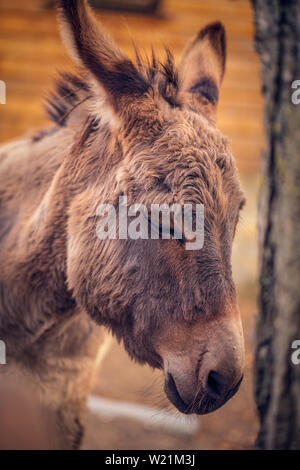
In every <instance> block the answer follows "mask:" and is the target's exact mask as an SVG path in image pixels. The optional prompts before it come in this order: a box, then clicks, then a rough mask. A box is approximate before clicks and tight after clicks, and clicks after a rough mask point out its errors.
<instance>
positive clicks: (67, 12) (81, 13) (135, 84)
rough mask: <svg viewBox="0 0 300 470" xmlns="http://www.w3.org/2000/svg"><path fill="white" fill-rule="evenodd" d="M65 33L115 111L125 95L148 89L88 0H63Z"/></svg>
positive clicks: (61, 11) (61, 13)
mask: <svg viewBox="0 0 300 470" xmlns="http://www.w3.org/2000/svg"><path fill="white" fill-rule="evenodd" d="M59 4H60V8H59V19H60V25H61V34H62V38H63V41H64V42H65V44H66V46H67V49H68V50H69V53H70V54H71V56H72V57H73V59H74V60H75V61H76V62H77V63H79V65H81V66H82V67H83V68H84V69H85V70H87V71H88V72H89V73H90V74H91V75H92V76H93V77H94V79H96V82H97V84H98V85H100V87H101V88H102V90H104V92H105V94H106V96H107V98H108V100H109V101H110V104H111V105H112V106H113V108H114V109H115V111H119V112H120V110H121V104H122V101H123V99H129V98H130V97H132V98H133V97H134V98H136V97H138V96H141V95H143V94H145V93H146V91H147V89H148V85H147V83H146V81H145V79H144V78H143V77H142V76H141V75H140V74H139V73H138V71H137V69H136V67H135V66H134V64H133V63H132V62H131V61H130V60H129V58H128V57H126V55H125V54H124V53H123V52H122V51H121V50H120V49H119V48H118V46H117V45H116V44H115V43H114V42H113V40H112V39H111V38H110V37H109V36H108V35H107V34H106V33H105V32H104V31H103V30H102V28H101V27H100V25H99V23H98V22H97V21H96V19H95V17H94V15H93V12H92V11H91V9H90V7H89V6H88V4H87V1H86V0H59Z"/></svg>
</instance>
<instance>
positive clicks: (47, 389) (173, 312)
mask: <svg viewBox="0 0 300 470" xmlns="http://www.w3.org/2000/svg"><path fill="white" fill-rule="evenodd" d="M60 4H61V10H60V19H61V23H62V34H63V37H64V38H65V40H66V42H67V44H68V46H69V49H70V48H71V54H72V56H73V57H74V58H75V60H76V61H77V62H78V63H79V66H80V74H81V77H75V76H73V75H72V76H69V75H63V76H62V77H61V78H60V80H59V82H58V84H57V87H56V91H55V92H54V94H52V95H51V97H50V98H49V101H48V105H47V107H48V112H49V114H50V117H51V118H52V120H54V126H53V127H52V128H49V129H48V130H46V131H41V132H39V133H36V134H34V135H33V136H31V137H30V138H24V139H23V140H21V141H18V142H15V143H13V144H9V145H7V146H4V147H2V148H1V149H0V159H1V160H0V170H1V171H0V188H1V189H0V208H1V214H0V221H1V227H0V242H1V252H0V260H1V266H2V269H1V273H0V306H1V313H0V338H1V339H4V340H5V341H6V344H7V351H8V361H9V364H11V365H13V367H17V368H18V370H20V371H21V373H22V374H24V375H25V376H26V377H27V378H28V380H30V381H33V382H34V383H35V384H36V390H37V391H38V394H39V397H40V399H41V400H42V402H43V403H46V405H47V407H48V408H49V409H51V410H53V412H55V413H56V417H57V418H56V419H57V426H58V429H59V436H60V444H59V446H60V447H62V448H71V447H78V445H79V442H80V436H81V434H82V424H81V421H82V414H83V411H84V406H85V401H86V397H87V396H88V393H89V390H90V387H91V379H92V375H93V369H94V364H95V360H96V356H97V351H98V349H99V345H100V344H101V336H100V334H102V333H101V331H102V330H101V331H100V329H99V326H97V325H104V326H106V327H107V328H109V329H110V330H111V331H112V332H113V334H115V335H116V336H117V338H118V339H119V340H122V341H123V342H124V345H125V348H126V349H127V351H128V353H129V354H130V356H131V357H132V358H133V359H135V360H137V361H139V362H141V363H148V364H150V365H151V366H153V367H159V368H164V370H165V374H166V380H167V379H168V378H169V377H170V372H169V369H168V367H171V366H170V364H172V359H170V357H171V356H170V354H171V352H172V354H173V356H174V354H175V356H176V357H177V353H178V351H179V352H180V354H181V356H182V357H186V358H187V359H186V364H189V366H184V367H189V368H190V369H191V370H193V372H191V373H192V374H193V379H191V381H190V382H189V381H186V382H185V383H186V385H185V386H183V385H180V380H179V386H178V387H179V388H178V390H179V391H180V393H181V391H182V393H183V394H185V396H187V397H188V396H189V395H190V397H191V400H192V401H193V406H191V410H192V411H196V412H207V411H210V410H212V409H215V408H216V407H218V406H221V404H223V402H224V400H225V399H224V400H223V401H222V402H221V401H220V402H215V403H213V402H208V401H207V400H206V401H204V400H202V409H201V410H200V405H199V407H198V408H197V406H198V405H197V403H196V397H198V396H200V394H201V393H202V388H203V384H202V382H201V380H202V379H201V380H200V379H199V380H200V382H199V383H198V379H197V377H198V374H200V372H199V370H201V368H200V363H199V360H198V358H199V356H200V355H202V354H204V353H205V352H206V350H207V349H211V351H213V350H214V347H215V345H216V343H218V342H219V343H220V344H223V346H224V348H225V350H228V355H227V359H226V358H224V361H223V362H222V367H223V369H224V370H225V368H226V367H227V368H228V370H229V369H232V374H233V376H234V378H232V384H235V383H236V382H237V381H238V379H239V378H240V374H241V367H240V364H241V361H242V359H241V357H242V346H241V330H240V319H239V313H238V308H237V304H236V294H235V288H234V284H233V281H232V276H231V261H230V258H231V245H232V241H233V236H234V230H235V226H236V223H237V219H238V213H239V210H240V208H241V206H242V204H243V195H242V192H241V189H240V185H239V182H238V177H237V171H236V167H235V163H234V160H233V157H232V155H231V152H230V149H229V146H228V142H227V140H226V139H225V138H224V137H223V136H222V135H221V134H220V132H219V131H218V130H217V129H216V127H215V119H216V109H217V101H218V93H219V86H220V84H221V80H222V77H223V73H224V67H225V34H224V29H223V27H222V26H221V25H220V24H219V23H215V24H213V25H210V26H207V27H206V28H205V29H203V30H202V31H201V32H200V33H199V34H198V36H197V38H196V39H195V40H194V41H193V42H192V43H191V44H190V45H189V46H188V48H187V50H186V53H185V54H184V58H183V60H182V62H181V64H179V67H178V71H177V69H176V67H175V65H174V63H173V59H172V57H171V55H170V53H167V59H166V62H165V63H163V64H161V63H159V61H158V60H157V59H156V58H155V57H154V55H153V58H152V60H151V61H149V62H148V64H143V63H142V61H141V59H140V57H139V55H138V54H137V64H136V65H135V64H133V63H132V62H131V61H130V60H129V59H128V58H126V57H125V56H124V54H123V53H122V52H121V51H120V50H119V49H118V48H117V47H116V46H115V45H114V43H113V42H112V40H111V39H110V38H108V37H107V36H106V35H105V34H104V33H103V31H102V29H101V28H100V27H99V25H98V24H97V23H96V22H95V20H94V18H93V17H92V15H91V12H90V10H89V9H87V6H86V3H85V2H79V1H68V0H62V1H61V2H60ZM122 194H126V195H127V196H128V200H129V204H131V203H134V202H136V201H138V202H141V203H144V204H146V205H149V204H151V203H152V202H153V203H155V202H157V203H163V202H168V203H172V202H177V203H180V204H183V203H187V202H191V203H203V204H204V205H205V243H204V247H203V249H202V250H200V251H197V252H193V251H186V250H185V249H184V247H182V246H180V245H179V244H178V243H177V242H176V241H175V240H149V241H147V240H136V241H134V240H106V241H105V242H104V241H100V240H98V239H97V237H96V225H97V222H98V220H97V219H98V218H97V217H96V209H97V206H98V205H99V204H100V203H108V202H110V203H113V204H114V205H115V206H116V207H117V205H118V197H119V196H120V195H122ZM235 342H236V344H238V346H237V347H236V348H235V347H233V349H232V350H231V349H230V348H231V347H232V344H233V345H234V344H235ZM229 344H230V346H229ZM224 348H223V349H224ZM226 348H227V349H226ZM229 349H230V352H229ZM170 351H171V352H170ZM174 351H175V352H174ZM232 351H233V352H232ZM178 354H179V353H178ZM209 354H210V353H209ZM211 354H212V353H211ZM173 356H172V357H173ZM229 356H230V359H229ZM213 357H215V355H214V356H213ZM211 361H212V359H211ZM175 362H176V361H175ZM175 362H174V364H175ZM196 363H197V364H198V365H197V366H196V365H194V364H196ZM166 364H167V365H166ZM191 364H192V366H191ZM235 364H239V365H235ZM174 367H175V366H174ZM184 367H183V369H184ZM207 367H208V366H207ZM209 367H210V368H211V367H212V366H211V365H209ZM199 368H200V369H199ZM190 369H189V370H190ZM184 370H186V369H184ZM173 375H174V374H173ZM199 377H200V375H199ZM184 388H185V389H184ZM228 396H229V395H228ZM226 399H228V397H227V398H226ZM225 401H226V400H225ZM196 405H197V406H196Z"/></svg>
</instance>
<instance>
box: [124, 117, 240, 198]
mask: <svg viewBox="0 0 300 470" xmlns="http://www.w3.org/2000/svg"><path fill="white" fill-rule="evenodd" d="M181 114H184V118H183V119H176V120H175V121H173V122H170V123H168V124H167V125H165V126H164V129H163V131H162V132H161V133H160V135H159V136H155V137H152V138H150V139H149V140H148V139H147V135H146V136H145V137H144V139H143V140H141V143H138V144H136V145H134V144H133V145H132V147H130V148H129V152H128V155H127V156H126V157H125V159H124V160H123V161H122V162H121V166H120V168H119V170H118V172H117V180H118V182H119V184H120V189H121V190H122V191H124V190H131V189H132V190H134V189H136V190H138V188H141V189H142V191H143V192H144V191H145V192H146V193H147V192H148V191H149V192H152V193H153V192H161V193H162V194H161V195H162V196H164V197H167V196H168V194H169V195H170V194H172V193H173V195H174V197H175V199H176V197H177V199H178V198H180V199H181V201H179V200H177V201H176V202H182V203H184V202H188V201H187V199H188V200H191V201H195V202H205V201H204V200H206V202H207V201H208V200H209V198H208V197H207V193H212V194H214V195H215V196H218V195H219V196H221V195H223V194H224V193H227V192H228V193H230V192H231V194H235V193H236V195H237V197H239V196H240V195H241V196H240V197H242V194H241V190H240V185H239V180H238V177H237V171H236V167H235V163H234V159H233V156H232V154H231V151H230V149H229V146H228V140H227V139H226V138H225V137H224V136H223V135H222V134H221V133H220V132H219V131H218V130H217V129H216V128H215V127H214V126H212V125H210V124H209V123H208V121H207V120H206V119H205V118H202V117H199V115H196V116H194V115H193V113H181ZM152 195H153V194H152Z"/></svg>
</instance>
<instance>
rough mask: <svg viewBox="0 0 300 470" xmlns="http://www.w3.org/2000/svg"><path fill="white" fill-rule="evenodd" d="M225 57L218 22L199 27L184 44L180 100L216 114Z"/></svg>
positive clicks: (213, 116) (210, 113)
mask: <svg viewBox="0 0 300 470" xmlns="http://www.w3.org/2000/svg"><path fill="white" fill-rule="evenodd" d="M225 61H226V35H225V29H224V27H223V25H222V24H221V23H220V22H216V23H212V24H209V25H207V26H206V27H205V28H203V29H202V30H201V31H200V32H199V33H198V34H197V36H196V38H195V39H194V40H193V41H192V42H191V43H190V44H189V45H188V47H187V48H186V50H185V52H184V54H183V58H182V59H181V63H180V64H179V73H180V77H181V92H182V94H183V101H184V102H186V103H187V104H188V105H190V106H191V107H192V108H193V109H194V110H195V111H202V112H205V113H208V114H209V115H210V116H211V117H212V118H213V119H214V120H215V118H216V112H217V105H218V99H219V88H220V86H221V83H222V79H223V75H224V71H225Z"/></svg>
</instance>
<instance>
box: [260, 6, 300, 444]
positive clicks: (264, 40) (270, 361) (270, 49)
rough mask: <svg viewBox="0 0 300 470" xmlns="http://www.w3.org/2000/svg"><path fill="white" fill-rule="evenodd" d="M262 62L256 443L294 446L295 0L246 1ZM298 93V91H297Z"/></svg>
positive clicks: (298, 224) (298, 232)
mask: <svg viewBox="0 0 300 470" xmlns="http://www.w3.org/2000/svg"><path fill="white" fill-rule="evenodd" d="M252 3H253V7H254V15H255V26H256V35H255V44H256V49H257V51H258V53H259V55H260V58H261V63H262V79H263V93H264V97H265V126H266V137H267V143H266V147H267V150H266V152H265V155H264V158H263V176H262V184H261V195H260V206H259V235H260V264H261V266H260V270H261V271H260V296H259V318H258V323H257V332H256V333H257V346H256V358H255V382H256V385H255V398H256V403H257V408H258V413H259V418H260V431H259V434H258V438H257V442H256V447H257V448H259V449H299V448H300V364H299V365H294V364H293V362H292V360H291V356H292V353H293V349H292V343H293V341H295V340H299V339H300V262H299V260H300V104H293V102H292V94H293V93H294V92H295V89H293V88H292V82H293V81H294V80H300V0H277V1H276V0H252ZM299 96H300V93H298V97H299Z"/></svg>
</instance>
